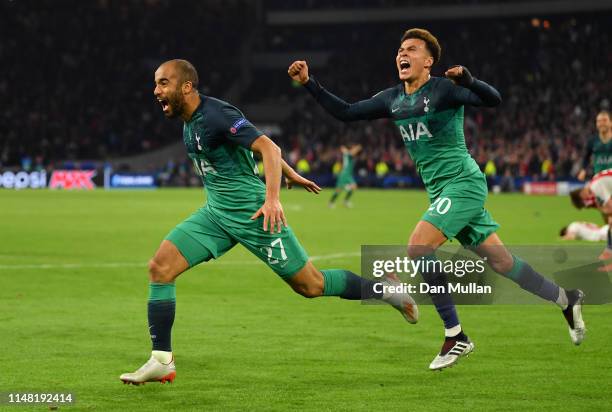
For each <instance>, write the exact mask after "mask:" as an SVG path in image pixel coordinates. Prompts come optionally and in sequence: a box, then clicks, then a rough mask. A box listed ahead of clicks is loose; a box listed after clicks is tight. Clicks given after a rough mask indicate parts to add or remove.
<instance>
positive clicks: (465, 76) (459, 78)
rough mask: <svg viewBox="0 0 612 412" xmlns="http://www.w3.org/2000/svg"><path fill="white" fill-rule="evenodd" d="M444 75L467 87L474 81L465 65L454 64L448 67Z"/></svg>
mask: <svg viewBox="0 0 612 412" xmlns="http://www.w3.org/2000/svg"><path fill="white" fill-rule="evenodd" d="M444 75H445V76H446V77H448V78H449V79H451V80H452V81H453V83H455V84H456V85H459V86H463V87H468V86H470V85H471V84H472V83H473V82H474V78H473V77H472V73H470V71H469V70H468V69H467V67H464V66H460V65H456V66H451V67H449V68H448V70H447V71H446V72H444Z"/></svg>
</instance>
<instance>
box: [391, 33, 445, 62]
mask: <svg viewBox="0 0 612 412" xmlns="http://www.w3.org/2000/svg"><path fill="white" fill-rule="evenodd" d="M407 39H420V40H423V41H424V42H425V47H426V48H427V51H429V54H431V57H433V64H436V63H437V62H438V61H439V60H440V56H441V55H442V47H440V43H438V39H436V36H434V35H433V34H431V33H430V32H429V31H428V30H425V29H410V30H406V31H405V32H404V35H403V36H402V40H401V41H400V43H403V42H404V40H407Z"/></svg>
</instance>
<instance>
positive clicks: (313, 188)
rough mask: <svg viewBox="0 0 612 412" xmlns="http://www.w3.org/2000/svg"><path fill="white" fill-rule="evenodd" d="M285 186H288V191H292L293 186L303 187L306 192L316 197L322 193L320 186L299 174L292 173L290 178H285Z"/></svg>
mask: <svg viewBox="0 0 612 412" xmlns="http://www.w3.org/2000/svg"><path fill="white" fill-rule="evenodd" d="M285 184H286V185H287V189H291V188H292V187H293V186H302V187H303V188H304V189H306V191H308V192H311V193H314V194H316V195H318V194H319V192H320V191H321V188H320V187H319V185H317V184H316V183H315V182H313V181H312V180H308V179H306V178H305V177H303V176H301V175H299V174H297V173H292V174H291V175H290V176H285Z"/></svg>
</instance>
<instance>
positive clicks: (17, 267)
mask: <svg viewBox="0 0 612 412" xmlns="http://www.w3.org/2000/svg"><path fill="white" fill-rule="evenodd" d="M360 255H361V253H360V252H340V253H331V254H328V255H320V256H311V257H310V260H311V261H313V262H316V261H317V260H326V259H340V258H344V257H354V256H360ZM213 262H214V264H215V265H231V266H246V265H253V264H255V263H257V262H261V261H260V260H257V259H251V260H231V259H229V260H220V261H213ZM146 266H147V263H146V262H106V263H104V262H98V263H40V264H27V265H1V264H0V271H3V270H4V271H8V270H20V269H85V268H89V269H105V268H110V269H113V268H128V267H140V268H146Z"/></svg>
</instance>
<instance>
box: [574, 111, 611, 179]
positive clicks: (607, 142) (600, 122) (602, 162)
mask: <svg viewBox="0 0 612 412" xmlns="http://www.w3.org/2000/svg"><path fill="white" fill-rule="evenodd" d="M595 127H596V128H597V134H596V135H595V136H592V137H591V138H590V139H589V141H588V142H587V146H586V149H585V151H584V157H583V159H582V170H580V172H579V173H578V179H579V180H585V179H586V176H587V172H586V170H587V168H588V167H589V164H590V163H591V157H592V158H593V174H597V173H599V172H601V171H603V170H606V169H612V123H611V122H610V112H609V111H607V110H602V111H600V112H599V113H598V114H597V117H596V118H595Z"/></svg>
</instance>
